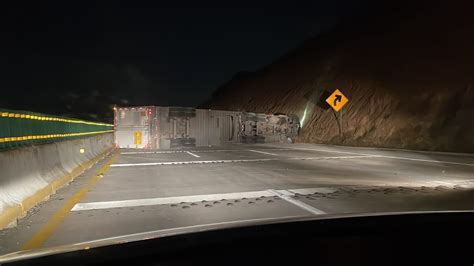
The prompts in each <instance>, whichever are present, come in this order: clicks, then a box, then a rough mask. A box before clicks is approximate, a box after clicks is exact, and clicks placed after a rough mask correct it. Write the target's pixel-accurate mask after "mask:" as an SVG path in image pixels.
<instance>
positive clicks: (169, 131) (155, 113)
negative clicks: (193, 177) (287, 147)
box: [114, 106, 299, 149]
mask: <svg viewBox="0 0 474 266" xmlns="http://www.w3.org/2000/svg"><path fill="white" fill-rule="evenodd" d="M114 110H115V123H114V124H115V143H116V145H117V147H120V148H136V149H180V148H190V147H203V146H219V145H225V144H229V143H265V142H287V141H290V142H292V141H294V139H295V137H296V136H297V135H298V132H299V121H298V118H297V117H294V116H286V115H281V114H280V115H275V114H260V113H249V112H234V111H221V110H210V109H195V108H191V107H160V106H141V107H115V108H114Z"/></svg>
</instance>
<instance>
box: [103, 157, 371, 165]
mask: <svg viewBox="0 0 474 266" xmlns="http://www.w3.org/2000/svg"><path fill="white" fill-rule="evenodd" d="M372 157H378V155H359V156H329V157H295V158H275V159H271V158H263V159H238V160H212V161H175V162H156V163H120V164H112V165H111V166H110V167H130V166H163V165H187V164H212V163H248V162H268V161H287V160H301V161H304V160H331V159H356V158H372Z"/></svg>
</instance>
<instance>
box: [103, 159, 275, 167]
mask: <svg viewBox="0 0 474 266" xmlns="http://www.w3.org/2000/svg"><path fill="white" fill-rule="evenodd" d="M271 160H272V159H242V160H212V161H183V162H156V163H121V164H112V165H111V166H110V167H127V166H162V165H185V164H212V163H245V162H265V161H271Z"/></svg>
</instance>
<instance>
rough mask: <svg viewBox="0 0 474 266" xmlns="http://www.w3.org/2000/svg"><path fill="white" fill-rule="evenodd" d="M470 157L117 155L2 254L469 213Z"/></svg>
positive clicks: (1, 242) (473, 202) (249, 150)
mask: <svg viewBox="0 0 474 266" xmlns="http://www.w3.org/2000/svg"><path fill="white" fill-rule="evenodd" d="M473 185H474V155H469V154H454V153H432V152H417V151H406V150H388V149H373V148H353V147H340V146H327V145H310V144H278V145H277V144H262V145H232V146H225V147H209V148H196V149H192V150H179V151H144V150H121V151H120V152H117V153H116V154H113V155H110V156H108V157H107V158H105V160H104V161H103V162H101V163H99V164H98V165H96V166H94V167H92V168H91V169H89V170H87V171H86V172H84V173H83V174H82V175H81V176H79V177H77V178H76V179H75V181H74V182H72V183H71V184H70V185H69V186H67V187H65V188H63V189H61V190H60V191H58V193H56V194H55V195H53V196H52V197H51V198H50V199H49V200H48V201H45V202H43V203H42V204H40V206H37V207H35V208H34V209H33V210H32V211H30V212H29V214H28V215H27V216H26V217H24V218H23V219H21V220H20V221H19V222H18V225H17V226H16V227H14V228H10V229H6V230H3V231H0V254H5V253H9V252H14V251H18V250H22V249H31V248H38V247H51V246H56V245H63V244H71V243H78V242H85V241H91V240H96V239H103V238H110V237H114V236H119V235H126V234H135V233H141V232H147V231H153V230H164V229H170V228H177V227H186V226H195V225H203V224H219V223H227V222H232V221H241V220H246V221H249V220H251V221H265V220H266V219H269V220H271V219H279V218H289V217H305V216H315V215H328V214H329V215H331V214H340V213H372V212H395V211H420V210H468V209H470V210H472V209H474V192H473V191H474V190H472V187H473Z"/></svg>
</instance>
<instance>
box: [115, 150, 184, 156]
mask: <svg viewBox="0 0 474 266" xmlns="http://www.w3.org/2000/svg"><path fill="white" fill-rule="evenodd" d="M183 152H185V151H123V152H120V154H121V155H131V154H168V153H183Z"/></svg>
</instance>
